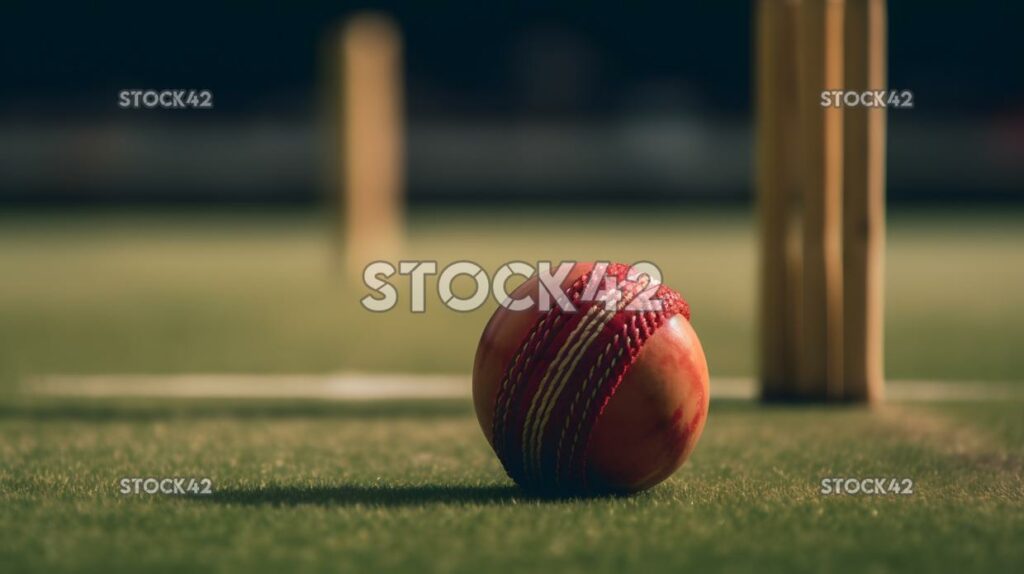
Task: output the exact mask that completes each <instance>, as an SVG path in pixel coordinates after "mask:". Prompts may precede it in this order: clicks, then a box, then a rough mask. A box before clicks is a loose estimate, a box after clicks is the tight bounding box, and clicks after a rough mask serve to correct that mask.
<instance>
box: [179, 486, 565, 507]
mask: <svg viewBox="0 0 1024 574" xmlns="http://www.w3.org/2000/svg"><path fill="white" fill-rule="evenodd" d="M192 500H195V501H198V502H205V503H212V504H236V505H243V506H301V505H313V506H343V507H344V506H367V507H376V508H394V507H413V506H430V505H465V504H475V505H481V504H482V505H490V504H513V503H516V502H531V501H532V502H547V503H553V504H557V503H561V502H568V501H569V500H571V499H565V498H545V497H539V496H534V495H531V494H528V493H526V492H524V491H522V490H521V489H519V488H518V487H516V486H514V485H501V484H493V485H479V486H473V485H433V484H425V485H398V486H357V485H338V486H314V487H297V486H270V487H263V488H248V489H247V488H240V489H226V490H219V491H216V492H215V493H213V494H211V495H208V496H202V497H193V498H192Z"/></svg>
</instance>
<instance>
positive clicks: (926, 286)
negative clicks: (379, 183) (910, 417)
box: [0, 208, 1024, 388]
mask: <svg viewBox="0 0 1024 574" xmlns="http://www.w3.org/2000/svg"><path fill="white" fill-rule="evenodd" d="M567 212H568V209H552V210H549V211H548V212H546V213H536V212H530V211H512V212H508V211H501V212H484V211H482V210H478V211H445V212H425V211H420V212H416V213H414V214H413V215H412V218H411V224H410V231H409V237H408V241H407V244H408V249H407V253H406V255H407V256H408V257H411V258H431V259H436V260H438V261H439V262H440V263H441V265H444V264H446V263H448V262H451V261H455V260H459V259H471V260H475V261H479V262H480V263H482V264H483V265H484V266H485V268H486V269H488V270H489V271H491V272H493V271H494V270H495V269H496V268H497V267H498V266H499V265H500V263H502V262H504V261H506V260H510V259H519V260H525V261H530V262H532V261H536V260H538V259H541V258H550V259H553V260H561V259H578V260H586V259H598V258H605V259H613V260H615V259H617V260H623V261H627V262H628V261H636V260H650V261H653V262H655V263H657V264H658V265H659V266H660V267H661V268H662V269H663V270H664V272H665V274H666V282H667V283H668V284H669V285H672V286H674V287H676V288H677V289H678V290H679V291H681V292H682V293H683V295H684V296H685V297H686V298H687V299H688V300H689V301H690V303H691V305H692V308H693V313H694V324H695V325H696V327H697V330H698V332H699V333H700V335H701V339H702V341H703V342H704V345H705V348H706V350H707V354H708V357H709V361H710V363H711V368H712V373H713V374H715V375H719V376H733V375H741V376H742V375H751V374H752V373H753V372H754V368H755V361H756V356H755V332H756V329H755V325H756V301H755V296H756V283H757V281H756V276H757V260H756V245H755V239H756V237H755V227H754V220H753V215H752V214H751V213H750V212H749V211H746V210H709V209H706V208H705V209H693V208H689V209H683V208H673V209H671V210H667V209H666V210H662V211H661V212H658V213H651V212H641V211H627V212H625V213H623V214H611V213H609V212H607V211H597V210H591V211H582V212H576V213H573V214H572V215H571V216H568V215H566V213H567ZM1020 221H1021V217H1020V212H1019V211H1013V210H1010V211H1005V212H1003V213H999V212H993V211H981V212H958V213H949V212H931V213H923V214H915V213H898V212H897V213H894V214H893V215H892V217H891V218H890V232H889V241H888V275H887V304H886V309H887V330H886V353H887V355H886V358H887V372H888V374H889V376H891V377H894V378H926V379H942V380H1011V381H1016V380H1020V378H1021V373H1022V372H1024V354H1022V353H1020V352H1019V342H1020V341H1021V340H1022V339H1024V289H1021V286H1022V285H1024V250H1021V248H1020V246H1021V245H1024V226H1021V225H1020ZM331 237H332V230H331V227H330V225H329V224H328V221H327V219H326V218H325V217H324V216H321V215H316V214H313V213H301V212H300V213H294V212H293V213H285V214H274V213H269V212H252V211H249V212H246V211H242V212H239V213H236V214H230V213H226V212H218V213H213V214H210V213H201V212H187V211H186V212H172V213H152V212H149V213H147V212H139V213H131V212H127V213H125V212H100V213H89V212H77V213H65V214H52V213H45V212H42V213H39V212H37V213H31V212H20V213H7V214H4V215H0V270H2V280H0V381H2V382H0V388H9V387H10V385H11V384H12V383H13V382H14V381H16V380H17V379H19V378H22V377H24V376H27V375H30V374H33V373H54V372H58V373H119V372H121V373H123V372H136V373H137V372H145V373H166V372H198V371H202V372H224V371H228V372H252V373H266V372H323V371H335V370H364V371H374V370H385V371H408V372H450V373H461V372H467V371H468V369H469V367H470V365H471V363H472V357H473V351H474V348H475V344H476V339H477V337H478V334H479V332H480V331H481V329H482V327H483V325H484V323H485V322H486V320H487V317H488V316H489V314H490V312H491V310H492V309H493V307H494V303H491V304H490V305H489V306H488V308H486V309H484V310H482V311H480V312H474V313H466V314H461V313H455V312H451V311H447V310H444V309H442V308H441V306H440V302H439V299H438V297H437V295H436V290H435V289H436V287H435V285H436V283H435V282H433V281H431V282H429V283H428V288H429V291H428V293H429V295H428V298H427V304H428V312H427V313H425V314H420V315H417V314H412V313H409V312H393V313H386V314H373V313H369V312H366V311H365V310H363V309H362V308H361V307H360V306H359V304H358V300H359V298H360V297H362V296H363V295H365V294H366V290H365V289H364V288H362V287H361V286H360V285H352V284H347V283H346V281H345V278H344V275H343V274H342V273H340V265H339V261H338V257H337V253H336V250H335V248H334V247H333V246H332V243H331V241H330V239H331ZM467 281H468V280H467ZM402 294H403V296H404V295H406V294H407V290H405V289H403V290H402ZM407 302H408V299H407V298H406V299H403V308H406V307H404V305H407Z"/></svg>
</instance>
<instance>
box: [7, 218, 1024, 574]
mask: <svg viewBox="0 0 1024 574" xmlns="http://www.w3.org/2000/svg"><path fill="white" fill-rule="evenodd" d="M564 211H565V210H554V211H552V212H548V213H546V214H538V213H531V212H525V211H517V212H504V213H485V212H483V211H461V212H457V211H451V212H444V213H431V212H417V213H414V214H413V216H412V220H411V225H410V230H409V237H408V242H407V244H408V246H409V248H408V251H407V254H406V255H407V256H408V257H410V258H432V259H437V260H439V261H440V263H441V264H442V265H443V264H445V263H447V262H450V261H454V260H458V259H472V260H476V261H479V262H480V263H482V264H484V265H485V267H486V268H487V269H488V270H491V271H493V270H494V269H495V268H497V266H498V265H499V264H500V263H501V262H503V261H505V260H508V259H519V260H525V261H535V260H537V259H541V258H551V259H556V260H558V259H570V258H575V259H579V260H585V259H597V258H607V259H617V260H623V261H627V262H628V261H635V260H641V259H644V260H650V261H654V262H655V263H657V264H658V265H659V266H661V267H662V269H663V270H664V271H665V273H666V281H667V283H669V284H670V285H672V286H675V287H677V288H678V289H679V290H680V291H681V292H682V293H683V294H684V296H686V298H687V299H688V300H689V301H690V303H691V305H692V307H693V311H694V324H695V325H696V327H697V330H698V332H699V333H700V335H701V338H702V340H703V342H704V345H705V348H706V350H707V354H708V358H709V362H710V366H711V370H712V373H713V375H714V376H724V375H750V374H752V373H753V372H754V360H755V352H754V349H755V340H754V334H755V322H756V321H755V316H756V311H755V309H756V305H755V289H756V266H757V264H756V249H755V232H754V225H753V224H754V222H753V216H752V214H751V213H749V212H747V211H743V210H732V211H729V210H726V211H722V210H708V209H699V210H692V209H691V210H682V209H673V210H665V211H663V212H661V213H657V214H651V213H648V214H646V215H644V214H642V213H641V212H639V211H630V212H626V213H623V214H609V213H608V212H601V211H584V212H577V213H574V214H573V215H572V217H571V218H565V217H564V213H562V212H564ZM331 234H332V230H331V228H330V225H329V224H328V221H327V220H326V219H325V218H324V217H323V216H321V215H316V214H313V213H285V214H273V213H268V212H240V213H236V214H228V213H225V212H220V213H198V212H177V213H152V212H150V213H125V212H101V213H90V212H78V213H64V214H54V213H45V212H36V213H30V212H20V213H6V214H0V395H4V396H0V533H2V535H0V569H2V571H4V572H59V571H72V570H74V571H94V572H104V573H108V572H120V571H140V570H142V571H167V572H191V571H216V572H280V571H293V570H294V571H368V572H376V571H403V572H413V571H415V572H421V571H428V572H504V571H566V572H587V573H588V574H591V573H596V572H621V571H658V572H662V571H663V572H681V571H759V572H762V571H767V572H772V571H778V572H790V571H840V572H842V571H850V572H863V571H877V572H885V571H898V570H904V571H905V570H911V569H913V570H920V571H957V572H964V571H978V572H988V571H1017V570H1021V569H1022V567H1024V547H1022V545H1021V544H1020V540H1021V539H1022V538H1024V487H1022V480H1021V477H1022V471H1024V417H1022V416H1021V413H1022V412H1024V409H1022V407H1024V403H1022V402H1020V401H1003V402H976V403H962V404H902V405H890V406H888V407H886V408H884V409H880V410H873V411H872V410H862V409H854V408H820V407H808V406H805V407H790V408H782V407H774V408H766V407H760V406H758V405H755V404H753V403H745V402H735V401H734V402H729V401H725V402H723V401H715V402H714V403H713V404H712V412H711V415H710V418H709V421H708V426H707V428H706V431H705V435H704V437H703V438H702V440H701V444H700V445H699V447H698V449H697V451H696V453H695V455H694V456H693V458H692V460H691V461H689V462H688V463H687V465H686V467H684V469H683V471H681V472H680V473H677V474H676V475H675V476H674V477H673V478H672V479H670V480H669V481H668V482H666V483H665V484H663V485H661V486H659V487H657V488H655V489H654V490H652V491H650V492H647V493H643V494H640V495H637V496H632V497H625V498H603V499H596V500H575V501H560V502H559V501H541V500H534V499H531V498H529V497H527V496H524V495H523V494H522V493H521V492H519V491H518V490H516V489H515V488H514V487H513V486H512V485H511V483H510V482H509V481H508V479H507V478H506V477H505V476H504V474H503V472H502V471H501V468H500V466H499V464H498V463H497V461H496V459H495V457H494V456H493V454H492V453H491V452H490V451H489V449H488V447H487V445H486V443H485V442H484V440H483V438H482V435H481V433H480V431H479V429H478V428H477V425H476V421H475V419H474V417H473V415H472V412H471V406H470V405H469V404H468V402H462V401H443V402H402V403H393V402H377V403H345V404H337V403H323V402H304V401H286V402H269V401H250V402H235V401H186V400H170V401H167V400H162V401H147V400H117V401H115V400H105V401H86V400H60V401H58V400H52V399H51V400H41V399H32V398H30V397H25V396H18V395H17V394H15V393H14V391H15V389H16V388H17V383H18V381H20V380H22V379H23V378H24V377H27V376H30V375H33V374H45V373H72V374H75V373H82V374H86V373H190V372H243V373H244V372H250V373H275V372H284V373H307V372H325V371H336V370H347V371H358V370H365V371H373V370H379V371H407V372H446V373H466V372H468V370H469V368H470V364H471V361H472V356H473V351H474V348H475V345H476V339H477V337H478V335H479V332H480V330H481V329H482V327H483V325H484V323H485V321H486V320H487V317H488V316H489V314H490V311H491V308H492V307H493V304H492V305H491V308H488V309H485V310H482V311H480V312H476V313H467V314H460V313H454V312H451V311H446V310H443V309H441V307H440V305H439V302H438V299H437V297H436V294H435V293H431V294H430V295H429V296H428V300H427V304H428V312H427V313H425V314H421V315H415V314H411V313H408V312H395V313H387V314H371V313H368V312H365V311H363V310H362V309H361V308H360V307H359V306H358V302H357V301H358V299H359V297H361V296H362V295H363V294H364V290H363V289H361V288H360V287H359V286H358V285H352V284H348V283H346V281H345V279H344V276H343V275H342V274H341V273H340V270H339V261H338V257H337V253H336V252H335V250H334V248H333V247H332V243H331V241H330V238H331ZM1021 245H1024V226H1021V225H1020V214H1019V212H1015V211H1006V212H1003V213H996V212H991V211H989V212H959V213H955V214H954V213H948V212H946V213H942V212H931V213H899V212H897V213H894V214H892V217H891V218H890V232H889V241H888V260H887V261H888V273H887V305H886V308H887V331H886V353H887V371H888V374H889V376H890V377H895V378H926V379H938V380H972V381H985V380H1008V381H1019V380H1021V378H1022V377H1021V373H1022V372H1024V354H1022V353H1020V349H1019V346H1020V341H1022V340H1024V290H1022V289H1021V286H1022V285H1024V251H1022V250H1021V249H1020V246H1021ZM430 285H431V287H432V286H433V285H434V284H433V283H430ZM402 293H403V296H404V295H406V294H407V290H402ZM978 385H979V386H978V387H977V388H978V389H979V390H981V391H983V390H984V389H985V383H984V382H982V383H978ZM136 476H159V477H163V476H172V477H173V476H192V477H209V478H211V479H212V480H213V485H214V489H215V491H216V493H215V494H214V495H212V496H210V497H173V496H123V495H120V494H118V480H119V479H120V478H123V477H136ZM829 476H849V477H893V478H911V479H913V480H914V481H915V490H916V492H915V494H914V495H912V496H906V497H904V496H876V497H870V496H831V497H829V496H822V495H821V494H820V493H819V485H820V481H821V479H822V478H824V477H829Z"/></svg>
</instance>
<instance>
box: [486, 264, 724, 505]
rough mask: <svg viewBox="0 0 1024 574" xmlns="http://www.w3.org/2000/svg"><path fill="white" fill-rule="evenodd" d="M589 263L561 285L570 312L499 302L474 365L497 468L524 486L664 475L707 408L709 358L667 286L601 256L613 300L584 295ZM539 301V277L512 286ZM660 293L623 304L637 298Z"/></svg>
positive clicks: (579, 491) (580, 488)
mask: <svg viewBox="0 0 1024 574" xmlns="http://www.w3.org/2000/svg"><path fill="white" fill-rule="evenodd" d="M600 271H601V269H600V268H598V269H597V270H596V271H595V264H593V263H580V264H576V265H575V266H574V267H573V269H572V272H571V273H570V274H569V275H568V276H567V277H566V278H565V280H564V281H563V282H562V284H561V287H562V290H563V292H564V293H565V295H566V296H567V297H568V299H569V300H570V301H571V302H572V303H573V306H574V308H575V309H574V311H572V312H570V311H566V310H563V309H561V308H560V307H558V306H557V305H552V309H551V310H547V311H545V310H539V309H538V308H537V307H538V306H537V305H536V304H535V305H534V306H532V307H531V308H529V309H527V310H525V311H512V310H509V309H508V308H506V307H504V306H502V307H499V308H498V310H497V311H496V312H495V313H494V315H493V316H492V317H491V320H490V321H489V322H488V323H487V327H486V328H485V329H484V332H483V335H482V336H481V338H480V344H479V346H478V348H477V352H476V361H475V364H474V366H473V403H474V406H475V407H476V414H477V419H478V420H479V422H480V426H481V428H482V429H483V431H484V435H485V436H486V437H487V440H488V442H489V443H490V444H491V447H492V448H493V449H494V451H495V453H496V454H497V455H498V458H499V459H500V460H501V463H502V465H503V466H504V467H505V470H506V472H508V474H509V476H511V477H512V479H513V480H515V481H516V483H518V484H519V485H520V486H521V487H522V488H524V489H525V490H527V491H529V492H535V493H540V494H547V495H561V496H565V495H570V496H575V495H593V494H602V493H613V492H635V491H639V490H643V489H646V488H650V487H652V486H654V485H656V484H658V483H659V482H661V481H663V480H665V479H666V478H668V477H669V476H670V475H671V474H672V473H673V472H675V470H676V469H678V468H679V467H680V466H681V465H682V464H683V462H684V461H685V460H686V458H687V456H689V454H690V452H691V451H692V450H693V448H694V446H695V445H696V443H697V439H699V438H700V434H701V431H702V430H703V429H704V421H705V420H706V418H707V412H708V398H709V389H708V367H707V362H706V361H705V358H704V350H703V349H702V348H701V344H700V341H699V340H698V338H697V334H696V333H695V332H694V330H693V328H692V327H691V326H690V321H689V317H690V312H689V307H688V306H687V304H686V302H685V301H683V299H682V298H681V297H680V296H679V294H678V293H676V292H675V291H673V290H672V289H669V288H668V287H666V286H664V285H654V284H648V283H647V277H645V276H641V277H637V276H635V274H634V275H633V276H631V275H630V273H629V271H630V268H629V267H628V266H626V265H621V264H611V265H608V267H607V270H606V271H605V273H604V277H612V278H614V280H615V281H616V283H617V285H618V291H619V293H620V294H621V298H619V300H618V301H617V303H616V306H615V307H612V308H610V309H609V308H608V307H607V305H606V303H605V302H604V301H599V300H593V301H588V300H586V299H588V298H589V297H588V296H585V292H586V287H587V285H588V283H589V282H590V280H591V278H592V275H593V274H594V273H595V272H598V273H599V272H600ZM527 295H530V296H532V297H533V299H534V302H535V303H536V301H537V299H538V279H537V277H536V276H534V277H532V278H530V279H529V280H527V281H526V282H525V283H523V285H521V286H520V287H519V288H518V289H517V290H516V291H515V292H514V293H513V294H512V296H511V298H512V299H521V298H523V297H525V296H527ZM642 297H645V298H647V299H650V300H657V301H660V302H661V303H660V308H658V309H654V310H650V309H649V310H642V311H637V310H632V309H633V308H636V305H631V304H630V303H631V302H633V301H637V302H638V301H639V299H638V298H642Z"/></svg>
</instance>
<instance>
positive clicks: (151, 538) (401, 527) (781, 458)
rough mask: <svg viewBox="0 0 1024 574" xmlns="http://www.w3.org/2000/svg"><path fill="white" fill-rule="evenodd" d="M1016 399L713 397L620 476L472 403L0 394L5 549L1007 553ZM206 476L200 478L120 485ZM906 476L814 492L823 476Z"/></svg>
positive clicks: (146, 559)
mask: <svg viewBox="0 0 1024 574" xmlns="http://www.w3.org/2000/svg"><path fill="white" fill-rule="evenodd" d="M1022 406H1024V404H1022V403H971V404H944V405H928V404H905V405H890V406H888V407H886V408H884V409H881V410H875V411H869V410H862V409H845V408H808V407H775V408H764V407H760V406H758V405H756V404H753V403H746V402H736V401H733V402H730V401H716V402H714V403H713V404H712V414H711V417H710V419H709V423H708V427H707V428H706V431H705V435H704V437H703V438H702V442H701V444H700V445H699V448H698V450H697V451H696V453H695V455H694V456H693V457H692V459H691V460H690V461H689V462H688V464H687V465H686V466H685V467H684V469H683V470H682V471H681V472H680V473H677V474H676V475H675V476H674V477H673V478H671V479H670V480H669V481H668V482H666V483H664V484H662V485H660V486H659V487H657V488H655V489H653V490H652V491H649V492H647V493H643V494H640V495H636V496H631V497H620V498H602V499H596V500H574V501H547V500H536V499H532V498H530V497H528V496H525V495H524V494H523V493H521V492H520V491H518V490H517V489H516V488H515V487H514V486H512V485H511V483H510V482H509V481H508V479H507V478H506V477H505V476H504V474H503V472H502V471H501V469H500V467H499V465H498V463H497V461H496V459H495V457H494V456H493V454H492V453H491V452H490V451H489V448H488V447H487V445H486V443H485V442H484V441H483V438H482V435H481V433H480V432H479V429H478V428H477V427H476V421H475V418H474V417H473V415H472V412H471V407H470V405H469V404H468V403H467V402H459V401H455V402H451V401H447V402H426V403H416V404H394V405H389V404H385V403H372V404H371V403H367V404H358V403H355V404H329V403H289V404H276V403H266V402H258V401H257V402H250V403H234V402H202V403H195V402H189V401H172V402H170V403H168V402H167V401H161V402H158V403H157V402H145V401H143V402H139V401H131V402H118V403H112V404H105V403H81V402H79V403H52V402H49V401H47V402H42V403H40V402H35V401H20V402H17V403H8V405H7V407H6V409H5V410H4V411H3V412H2V414H0V436H3V437H4V440H3V441H0V531H2V532H3V533H4V536H2V537H0V564H4V565H5V568H4V570H5V571H9V572H33V571H38V572H44V571H45V572H54V571H65V570H79V571H95V572H119V571H138V570H151V571H168V572H171V571H175V572H180V571H219V572H275V571H360V572H371V571H372V572H376V571H399V572H421V571H427V572H481V571H486V572H505V571H523V570H541V571H554V570H559V571H568V572H620V571H624V570H629V571H652V572H679V571H687V570H689V571H694V570H700V571H740V570H746V571H755V570H756V571H763V572H775V571H777V572H790V571H809V570H813V571H826V570H830V571H838V572H846V571H850V572H854V571H857V572H862V571H878V572H884V571H895V570H907V569H910V568H913V569H914V570H920V571H958V572H966V571H977V572H985V571H1016V570H1019V569H1020V568H1021V567H1024V547H1022V546H1021V545H1020V544H1019V542H1020V540H1021V537H1022V536H1024V493H1022V483H1021V473H1022V467H1024V447H1022V444H1024V441H1021V437H1024V417H1021V416H1020V414H1021V412H1022ZM145 476H158V477H162V476H190V477H209V478H210V479H211V480H212V481H213V488H214V493H213V494H212V495H209V496H205V497H204V496H168V495H138V496H135V495H121V494H119V492H118V489H119V484H118V481H119V479H120V478H123V477H145ZM833 476H834V477H891V478H910V479H912V480H913V481H914V493H913V494H912V495H909V496H902V495H900V496H897V495H888V496H863V495H860V496H824V495H822V494H820V492H819V490H820V481H821V479H822V478H825V477H833Z"/></svg>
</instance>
